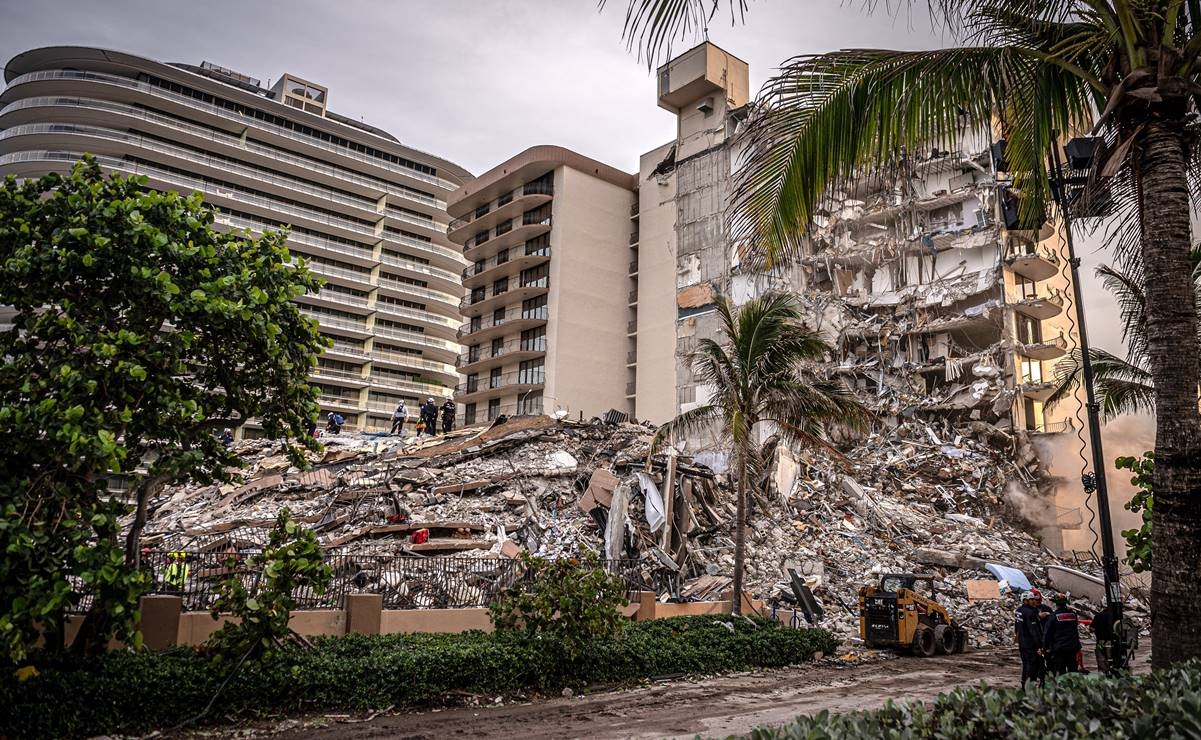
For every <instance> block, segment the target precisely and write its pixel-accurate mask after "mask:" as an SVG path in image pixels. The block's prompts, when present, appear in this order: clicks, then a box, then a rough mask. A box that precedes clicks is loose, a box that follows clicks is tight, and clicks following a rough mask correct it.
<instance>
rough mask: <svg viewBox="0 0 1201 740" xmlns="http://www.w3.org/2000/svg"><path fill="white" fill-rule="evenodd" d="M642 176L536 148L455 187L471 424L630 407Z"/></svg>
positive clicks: (462, 360) (464, 388)
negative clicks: (508, 417) (518, 416)
mask: <svg viewBox="0 0 1201 740" xmlns="http://www.w3.org/2000/svg"><path fill="white" fill-rule="evenodd" d="M635 186H636V182H635V178H634V176H633V175H631V174H629V173H626V172H622V171H620V170H617V169H614V168H613V167H610V166H608V165H605V164H602V163H600V162H597V161H595V160H592V159H588V158H587V157H584V156H582V155H579V154H576V153H575V152H572V151H569V150H567V149H563V148H561V147H555V146H536V147H532V148H530V149H527V150H526V151H524V152H522V153H521V154H518V155H517V156H515V157H513V158H511V159H509V160H507V161H505V162H502V163H501V164H499V165H497V166H496V167H493V168H492V169H490V170H488V171H487V172H485V173H483V174H482V175H480V176H479V178H478V179H476V180H474V181H473V182H470V183H468V184H466V185H464V186H463V187H462V188H460V189H459V190H458V191H456V192H454V193H452V194H451V195H450V197H449V200H448V205H447V211H448V212H449V214H450V215H451V216H453V217H455V220H454V221H452V222H451V225H450V238H451V240H452V241H454V242H455V243H457V244H461V245H463V257H464V258H465V259H466V260H467V262H468V263H469V264H468V266H467V267H466V268H465V269H464V270H463V291H464V297H463V300H462V304H461V309H462V312H463V317H464V323H463V325H462V328H461V329H460V330H459V338H460V341H461V342H462V343H463V346H464V352H463V354H462V355H460V357H459V372H460V373H462V375H463V379H462V382H461V383H460V385H459V388H458V393H457V400H458V402H459V403H460V404H461V405H462V406H463V413H464V421H465V422H466V423H473V422H479V421H485V420H492V419H495V418H496V417H497V416H499V415H500V414H509V415H511V414H529V413H543V412H545V413H548V414H549V413H552V412H554V411H563V412H566V413H567V414H570V415H571V416H573V417H574V416H577V415H578V414H583V415H585V416H594V415H599V414H603V413H605V412H606V411H608V410H609V409H617V410H619V411H627V410H630V398H631V396H632V394H633V392H634V389H633V387H632V385H631V381H632V377H631V371H630V370H629V369H628V368H629V366H630V364H631V363H632V362H633V356H632V354H631V349H632V346H631V343H630V339H629V336H630V333H631V332H632V331H633V330H634V328H635V325H634V319H635V314H634V311H635V305H634V304H635V303H636V302H637V298H638V296H637V293H636V292H634V291H632V290H631V286H632V284H633V283H632V281H633V280H634V278H633V277H632V275H631V272H632V271H636V269H637V265H636V261H634V263H635V264H633V265H632V264H631V262H632V260H631V248H632V247H633V246H636V242H637V230H636V228H634V227H633V226H632V224H634V223H635V221H636V216H637V200H636V197H635V193H634V189H635Z"/></svg>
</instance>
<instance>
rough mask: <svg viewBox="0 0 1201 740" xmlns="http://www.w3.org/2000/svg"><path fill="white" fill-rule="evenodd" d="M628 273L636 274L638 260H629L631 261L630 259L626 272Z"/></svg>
mask: <svg viewBox="0 0 1201 740" xmlns="http://www.w3.org/2000/svg"><path fill="white" fill-rule="evenodd" d="M628 274H630V275H637V274H638V260H631V261H630V268H629V273H628Z"/></svg>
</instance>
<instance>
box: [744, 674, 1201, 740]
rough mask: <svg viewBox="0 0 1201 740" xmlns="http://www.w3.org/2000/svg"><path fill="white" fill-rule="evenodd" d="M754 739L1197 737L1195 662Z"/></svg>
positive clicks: (985, 692)
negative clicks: (1155, 670)
mask: <svg viewBox="0 0 1201 740" xmlns="http://www.w3.org/2000/svg"><path fill="white" fill-rule="evenodd" d="M751 737H752V738H754V740H833V739H835V738H838V739H839V740H842V739H844V738H845V739H850V738H863V739H864V740H866V739H868V738H871V739H872V740H875V738H939V739H940V740H969V739H970V740H975V739H977V738H980V739H983V738H1008V737H1013V738H1043V737H1054V738H1059V739H1061V740H1077V739H1078V740H1085V739H1086V738H1087V739H1088V740H1101V739H1102V738H1155V737H1162V738H1185V737H1190V738H1192V737H1201V661H1193V662H1190V663H1186V664H1183V665H1179V666H1175V667H1173V668H1171V669H1169V670H1165V671H1157V672H1155V673H1153V674H1151V675H1149V676H1125V677H1121V678H1113V679H1110V678H1103V677H1101V676H1100V675H1099V674H1094V675H1089V676H1085V675H1081V674H1075V675H1069V676H1066V677H1064V678H1061V679H1059V680H1058V681H1053V682H1049V683H1048V684H1047V686H1046V688H1041V689H1040V688H1038V687H1032V688H1029V689H1027V690H1025V691H1022V690H1021V689H992V688H988V687H987V686H985V685H981V686H980V687H977V688H961V689H956V690H954V691H952V692H950V693H947V694H941V695H939V697H938V699H936V700H935V701H934V702H933V703H930V704H922V703H921V702H901V703H894V702H891V701H890V702H888V703H887V704H886V705H884V707H882V708H881V709H877V710H874V711H870V712H853V713H849V714H835V715H832V714H830V713H828V712H822V713H820V714H816V715H813V716H811V717H801V718H798V719H797V720H796V721H795V722H793V723H792V724H790V725H786V726H784V727H781V728H778V729H757V730H755V731H754V732H752V733H751Z"/></svg>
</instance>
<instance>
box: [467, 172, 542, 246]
mask: <svg viewBox="0 0 1201 740" xmlns="http://www.w3.org/2000/svg"><path fill="white" fill-rule="evenodd" d="M526 189H527V188H526V186H522V187H520V188H517V189H516V190H513V191H511V192H510V193H508V196H509V197H510V200H507V201H505V202H504V203H500V204H499V205H494V206H493V207H492V208H491V209H490V210H489V211H488V212H487V213H485V214H483V215H481V216H480V217H478V218H474V215H475V214H474V212H473V213H472V214H471V215H472V216H473V217H472V218H468V217H463V218H456V219H454V220H452V221H451V222H450V226H449V228H448V230H447V235H448V236H449V237H450V238H451V240H452V241H456V242H457V241H459V240H466V239H467V238H468V237H469V236H470V235H472V234H475V233H476V232H479V231H482V230H484V229H488V230H492V229H495V228H496V226H497V225H498V224H501V223H503V222H505V221H511V220H513V219H514V218H516V217H520V216H521V214H523V213H525V212H526V211H528V210H530V209H531V208H537V207H538V206H540V205H542V204H543V203H549V202H550V201H551V199H552V197H553V194H552V193H551V192H550V191H549V190H548V189H545V188H534V189H533V190H532V191H531V192H528V193H527V192H526ZM501 200H504V198H503V197H502V198H499V199H497V203H499V202H500V201H501Z"/></svg>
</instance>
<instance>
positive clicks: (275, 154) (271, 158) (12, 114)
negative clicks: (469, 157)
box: [0, 97, 446, 213]
mask: <svg viewBox="0 0 1201 740" xmlns="http://www.w3.org/2000/svg"><path fill="white" fill-rule="evenodd" d="M40 109H53V112H49V111H47V112H45V113H41V114H40V115H39V116H36V117H35V116H31V115H27V113H29V112H32V111H38V110H40ZM47 116H52V117H53V119H54V120H55V121H57V122H60V123H62V122H67V121H81V122H82V121H94V120H97V119H98V118H99V119H102V120H104V121H110V120H120V121H123V122H124V121H129V122H130V123H133V124H136V125H138V126H139V127H140V128H142V129H154V130H158V131H160V132H162V133H164V134H167V135H169V136H170V138H173V139H178V140H184V139H189V138H190V139H193V140H199V141H200V142H202V143H204V144H205V145H206V146H214V145H215V146H216V147H219V148H222V149H224V150H227V151H229V152H230V153H231V154H233V155H236V156H237V157H238V158H240V159H256V158H257V159H261V160H267V161H268V162H269V163H270V164H271V165H273V166H275V167H278V168H279V169H280V170H281V171H283V170H284V169H285V168H286V169H290V170H292V171H293V172H294V173H301V172H302V173H303V174H304V175H306V176H309V177H314V178H315V179H318V180H321V181H324V182H326V183H327V184H330V185H334V186H336V187H342V188H346V189H349V190H353V191H357V192H359V193H360V194H361V195H366V196H369V197H370V198H372V203H373V204H374V202H375V201H377V200H378V199H379V198H380V197H381V196H382V195H387V196H389V197H390V198H400V199H403V200H404V201H405V202H407V203H413V204H419V205H422V206H425V207H428V208H432V209H434V210H436V211H437V212H439V213H443V212H445V210H446V201H444V200H440V199H438V198H435V197H433V196H427V195H425V194H423V193H417V192H413V191H411V190H407V189H405V188H402V187H399V186H397V185H396V184H394V183H390V182H388V181H387V180H383V179H380V178H377V177H372V176H370V175H365V174H362V173H359V172H356V171H354V170H350V169H346V168H344V167H339V166H338V165H335V164H330V163H327V162H322V161H320V160H317V159H312V158H310V157H304V156H301V155H298V154H292V153H291V152H287V151H285V150H283V149H279V148H277V147H273V146H269V145H266V144H262V143H260V142H257V141H254V140H252V139H247V140H246V141H243V140H242V138H241V137H240V136H237V135H234V134H231V133H228V132H226V131H222V130H220V129H215V128H212V127H209V126H203V125H200V124H196V123H191V122H188V121H181V120H179V119H178V118H174V117H172V116H166V115H163V114H161V113H155V112H154V111H151V110H149V109H147V108H139V107H137V106H133V105H129V104H126V103H114V102H111V101H107V100H99V99H94V98H80V97H34V98H24V99H21V100H17V101H14V102H12V103H9V104H8V105H5V106H3V107H2V108H0V122H3V121H4V120H5V119H8V118H14V119H16V120H18V121H22V120H44V119H45V118H46V117H47ZM181 134H182V135H183V136H181ZM248 155H249V156H248ZM372 208H373V210H374V205H373V207H372Z"/></svg>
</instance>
